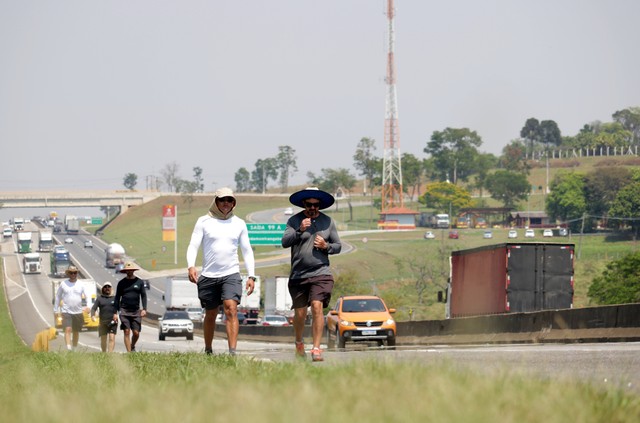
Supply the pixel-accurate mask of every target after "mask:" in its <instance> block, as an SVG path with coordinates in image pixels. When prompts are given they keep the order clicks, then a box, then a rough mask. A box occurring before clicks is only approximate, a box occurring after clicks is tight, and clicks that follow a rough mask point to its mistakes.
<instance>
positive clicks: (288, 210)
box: [284, 207, 293, 216]
mask: <svg viewBox="0 0 640 423" xmlns="http://www.w3.org/2000/svg"><path fill="white" fill-rule="evenodd" d="M284 214H285V215H287V216H290V215H292V214H293V207H287V208H286V209H284Z"/></svg>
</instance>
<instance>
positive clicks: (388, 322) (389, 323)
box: [386, 319, 395, 325]
mask: <svg viewBox="0 0 640 423" xmlns="http://www.w3.org/2000/svg"><path fill="white" fill-rule="evenodd" d="M386 323H387V324H388V325H392V324H394V323H395V322H394V321H393V319H387V322H386Z"/></svg>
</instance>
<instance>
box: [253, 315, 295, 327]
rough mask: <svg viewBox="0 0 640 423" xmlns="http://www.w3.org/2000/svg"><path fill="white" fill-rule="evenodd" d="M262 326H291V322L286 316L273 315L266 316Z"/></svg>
mask: <svg viewBox="0 0 640 423" xmlns="http://www.w3.org/2000/svg"><path fill="white" fill-rule="evenodd" d="M260 324H261V325H262V326H289V321H288V320H287V318H286V317H284V316H280V315H275V314H271V315H266V316H264V317H263V318H262V322H261V323H260Z"/></svg>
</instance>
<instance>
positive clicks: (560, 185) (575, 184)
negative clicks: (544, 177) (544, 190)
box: [546, 172, 587, 231]
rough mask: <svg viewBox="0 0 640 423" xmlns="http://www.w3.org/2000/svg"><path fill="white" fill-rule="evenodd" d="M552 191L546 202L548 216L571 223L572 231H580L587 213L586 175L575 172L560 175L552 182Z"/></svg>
mask: <svg viewBox="0 0 640 423" xmlns="http://www.w3.org/2000/svg"><path fill="white" fill-rule="evenodd" d="M550 189H551V192H550V193H549V195H547V201H546V209H547V214H548V215H549V216H550V217H551V218H552V219H558V220H560V221H563V222H567V221H571V222H570V223H569V226H570V227H571V229H572V230H573V231H578V230H580V224H581V219H582V218H583V215H584V214H585V212H586V211H587V201H586V198H585V195H584V175H582V174H579V173H575V172H571V173H560V174H558V175H556V177H555V178H554V179H553V181H552V182H551V187H550ZM579 221H580V222H579Z"/></svg>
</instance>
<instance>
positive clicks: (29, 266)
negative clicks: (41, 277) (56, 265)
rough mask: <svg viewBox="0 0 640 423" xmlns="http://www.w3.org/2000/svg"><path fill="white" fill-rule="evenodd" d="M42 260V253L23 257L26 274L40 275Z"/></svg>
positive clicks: (28, 254)
mask: <svg viewBox="0 0 640 423" xmlns="http://www.w3.org/2000/svg"><path fill="white" fill-rule="evenodd" d="M41 265H42V258H41V257H40V253H27V254H25V255H24V256H22V268H23V271H24V273H40V272H41Z"/></svg>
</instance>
